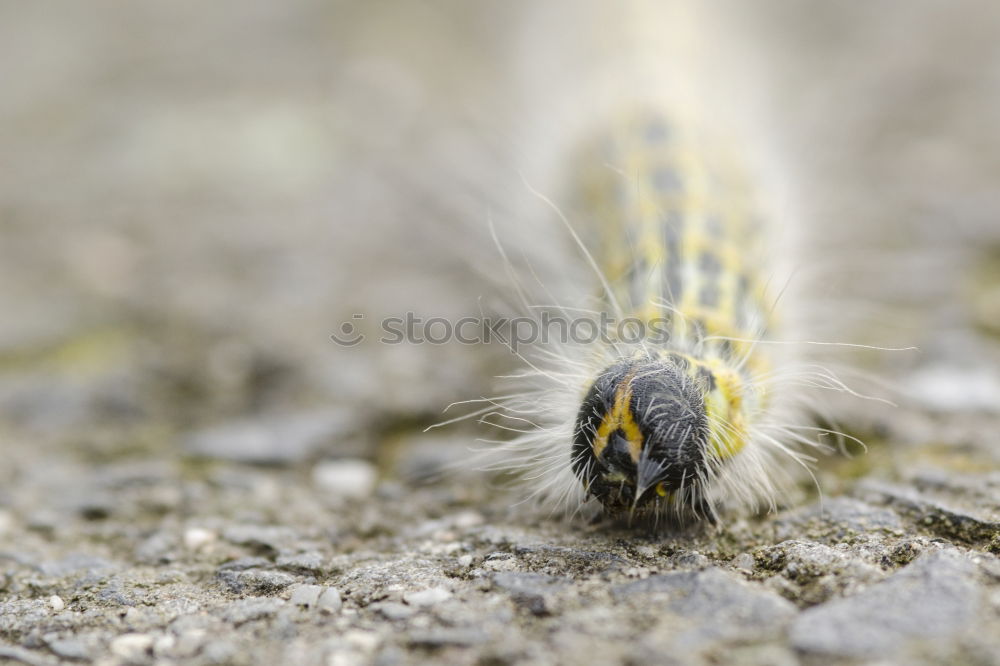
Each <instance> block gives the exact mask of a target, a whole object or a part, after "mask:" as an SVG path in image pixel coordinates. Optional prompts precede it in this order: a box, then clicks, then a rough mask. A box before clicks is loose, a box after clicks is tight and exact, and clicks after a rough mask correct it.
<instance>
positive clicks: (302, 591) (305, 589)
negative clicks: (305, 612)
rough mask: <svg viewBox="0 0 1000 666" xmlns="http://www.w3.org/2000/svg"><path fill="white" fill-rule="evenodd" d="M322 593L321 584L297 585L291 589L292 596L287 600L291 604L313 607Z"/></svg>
mask: <svg viewBox="0 0 1000 666" xmlns="http://www.w3.org/2000/svg"><path fill="white" fill-rule="evenodd" d="M322 593H323V586H322V585H298V586H297V587H295V589H293V590H292V596H291V598H290V599H289V601H291V603H292V605H293V606H305V607H306V608H315V607H316V604H317V603H318V602H319V597H320V595H321V594H322Z"/></svg>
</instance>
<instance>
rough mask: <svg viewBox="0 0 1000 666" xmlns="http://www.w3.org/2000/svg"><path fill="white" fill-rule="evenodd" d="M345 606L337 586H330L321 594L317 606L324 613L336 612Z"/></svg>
mask: <svg viewBox="0 0 1000 666" xmlns="http://www.w3.org/2000/svg"><path fill="white" fill-rule="evenodd" d="M341 606H343V601H341V599H340V591H339V590H338V589H337V588H335V587H328V588H326V589H325V590H323V592H322V593H321V594H320V595H319V600H317V602H316V608H318V609H319V610H321V611H323V612H324V613H336V612H337V611H339V610H340V608H341Z"/></svg>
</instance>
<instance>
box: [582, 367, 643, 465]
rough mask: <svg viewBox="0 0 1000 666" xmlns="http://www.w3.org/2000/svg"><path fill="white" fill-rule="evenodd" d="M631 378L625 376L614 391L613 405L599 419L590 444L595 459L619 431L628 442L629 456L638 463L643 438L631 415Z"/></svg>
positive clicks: (630, 376)
mask: <svg viewBox="0 0 1000 666" xmlns="http://www.w3.org/2000/svg"><path fill="white" fill-rule="evenodd" d="M632 377H633V375H631V374H629V375H627V376H626V377H625V378H624V379H623V380H622V381H621V383H620V384H619V385H618V387H617V388H616V389H615V401H614V404H612V405H611V409H610V410H608V413H607V414H605V415H604V418H603V419H601V425H600V426H598V428H597V434H596V435H594V441H593V444H592V446H593V449H594V457H596V458H600V457H601V454H602V453H604V449H606V448H607V446H608V438H609V437H611V434H612V433H614V432H615V431H616V430H621V431H622V432H624V433H625V440H626V441H627V442H628V450H629V455H630V456H631V457H632V460H633V461H634V462H635V463H636V464H638V463H639V454H640V453H641V452H642V442H643V440H644V437H643V436H642V431H641V430H640V429H639V424H637V423H636V422H635V417H634V416H633V415H632V408H631V404H632Z"/></svg>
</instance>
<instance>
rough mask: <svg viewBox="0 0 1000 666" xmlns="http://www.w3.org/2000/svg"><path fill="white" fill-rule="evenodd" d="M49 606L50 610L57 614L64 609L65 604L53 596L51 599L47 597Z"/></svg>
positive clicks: (57, 596)
mask: <svg viewBox="0 0 1000 666" xmlns="http://www.w3.org/2000/svg"><path fill="white" fill-rule="evenodd" d="M49 606H50V607H51V608H52V610H54V611H55V612H57V613H58V612H59V611H61V610H62V609H64V608H66V602H65V601H63V600H62V597H60V596H59V595H56V594H54V595H52V596H51V597H49Z"/></svg>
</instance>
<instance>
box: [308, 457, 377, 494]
mask: <svg viewBox="0 0 1000 666" xmlns="http://www.w3.org/2000/svg"><path fill="white" fill-rule="evenodd" d="M312 480H313V484H315V485H316V487H317V488H318V489H319V490H321V491H323V492H326V493H328V494H330V495H336V496H339V497H348V498H360V497H368V496H369V495H371V494H372V492H373V491H374V490H375V481H376V474H375V467H374V466H373V465H372V464H371V463H369V462H367V461H365V460H358V459H343V460H328V461H325V462H321V463H318V464H317V465H316V466H315V467H313V472H312Z"/></svg>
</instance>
